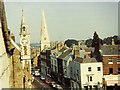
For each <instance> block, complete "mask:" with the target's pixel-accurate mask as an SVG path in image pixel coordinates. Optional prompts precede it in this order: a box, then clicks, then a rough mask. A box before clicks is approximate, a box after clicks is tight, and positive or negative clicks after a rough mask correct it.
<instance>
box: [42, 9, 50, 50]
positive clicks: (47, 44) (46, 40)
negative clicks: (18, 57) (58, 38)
mask: <svg viewBox="0 0 120 90" xmlns="http://www.w3.org/2000/svg"><path fill="white" fill-rule="evenodd" d="M40 40H41V50H43V49H44V47H50V41H49V36H48V32H47V25H46V20H45V15H44V10H43V11H42V21H41V34H40Z"/></svg>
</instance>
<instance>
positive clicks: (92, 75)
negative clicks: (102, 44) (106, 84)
mask: <svg viewBox="0 0 120 90" xmlns="http://www.w3.org/2000/svg"><path fill="white" fill-rule="evenodd" d="M70 72H71V74H70V76H71V88H73V89H76V88H80V89H85V88H97V86H98V82H99V83H100V87H102V78H103V65H102V62H97V61H96V60H95V59H94V58H89V59H82V58H76V59H74V60H73V61H72V62H70Z"/></svg>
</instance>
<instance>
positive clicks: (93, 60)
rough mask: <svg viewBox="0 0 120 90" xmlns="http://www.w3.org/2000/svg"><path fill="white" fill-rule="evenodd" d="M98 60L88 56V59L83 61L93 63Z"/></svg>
mask: <svg viewBox="0 0 120 90" xmlns="http://www.w3.org/2000/svg"><path fill="white" fill-rule="evenodd" d="M93 62H97V60H96V59H95V58H88V59H83V63H93Z"/></svg>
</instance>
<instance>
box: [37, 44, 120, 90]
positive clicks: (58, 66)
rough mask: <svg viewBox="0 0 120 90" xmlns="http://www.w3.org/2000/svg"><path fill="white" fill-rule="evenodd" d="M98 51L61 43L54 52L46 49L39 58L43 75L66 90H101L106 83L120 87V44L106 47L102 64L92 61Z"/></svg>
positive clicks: (102, 48) (108, 85) (103, 50)
mask: <svg viewBox="0 0 120 90" xmlns="http://www.w3.org/2000/svg"><path fill="white" fill-rule="evenodd" d="M93 50H94V48H92V47H91V48H88V47H85V48H81V47H78V46H76V45H73V47H72V48H68V47H67V46H66V45H64V44H63V42H62V43H58V44H57V45H56V47H55V48H54V49H44V50H42V51H41V52H40V56H39V57H38V66H39V67H40V69H41V71H40V72H41V76H42V77H45V78H46V79H48V77H49V78H52V79H54V80H55V81H56V82H58V83H60V84H61V85H62V86H64V88H73V89H76V88H96V89H97V88H98V86H100V87H101V88H102V86H103V85H104V84H105V85H106V86H107V87H108V88H111V87H112V88H113V87H114V86H115V85H116V84H117V85H118V86H120V84H119V82H120V80H119V74H120V55H119V53H120V52H119V45H102V46H101V54H102V61H100V62H98V61H97V60H96V58H94V57H93V58H91V56H90V53H91V52H92V51H93Z"/></svg>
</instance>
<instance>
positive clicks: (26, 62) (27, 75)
mask: <svg viewBox="0 0 120 90" xmlns="http://www.w3.org/2000/svg"><path fill="white" fill-rule="evenodd" d="M27 29H28V27H27V25H26V23H25V18H24V16H23V10H22V19H21V26H20V49H21V61H22V66H23V74H24V76H23V83H24V84H23V88H30V86H29V85H31V84H30V83H31V58H30V35H29V33H28V31H27Z"/></svg>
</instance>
